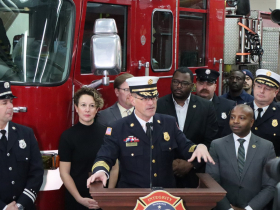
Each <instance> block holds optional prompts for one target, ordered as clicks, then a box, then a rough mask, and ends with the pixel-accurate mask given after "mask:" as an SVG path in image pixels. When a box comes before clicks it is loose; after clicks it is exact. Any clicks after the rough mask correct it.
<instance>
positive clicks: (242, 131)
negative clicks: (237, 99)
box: [229, 104, 254, 138]
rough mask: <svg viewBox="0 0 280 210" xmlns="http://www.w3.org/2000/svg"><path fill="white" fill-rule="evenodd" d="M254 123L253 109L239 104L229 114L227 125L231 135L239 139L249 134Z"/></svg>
mask: <svg viewBox="0 0 280 210" xmlns="http://www.w3.org/2000/svg"><path fill="white" fill-rule="evenodd" d="M253 123H254V112H253V109H252V108H251V107H250V106H248V105H245V104H239V105H237V106H236V107H234V108H233V109H232V111H231V114H230V120H229V125H230V128H231V130H232V132H233V133H235V134H236V135H237V136H239V137H240V138H243V137H245V136H247V135H248V134H249V133H250V130H251V127H252V126H253Z"/></svg>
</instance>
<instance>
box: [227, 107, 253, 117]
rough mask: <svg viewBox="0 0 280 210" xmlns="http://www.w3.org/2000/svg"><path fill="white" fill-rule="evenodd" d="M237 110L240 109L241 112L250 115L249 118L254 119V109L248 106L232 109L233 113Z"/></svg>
mask: <svg viewBox="0 0 280 210" xmlns="http://www.w3.org/2000/svg"><path fill="white" fill-rule="evenodd" d="M235 109H239V110H241V111H243V112H245V113H247V114H248V117H251V119H253V118H254V111H253V109H252V108H251V107H250V106H248V105H246V104H238V105H237V106H235V107H234V108H233V109H232V111H231V112H233V111H234V110H235Z"/></svg>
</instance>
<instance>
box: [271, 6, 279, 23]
mask: <svg viewBox="0 0 280 210" xmlns="http://www.w3.org/2000/svg"><path fill="white" fill-rule="evenodd" d="M270 18H271V20H272V21H273V22H274V23H277V24H278V25H280V9H275V10H273V11H272V12H271V15H270Z"/></svg>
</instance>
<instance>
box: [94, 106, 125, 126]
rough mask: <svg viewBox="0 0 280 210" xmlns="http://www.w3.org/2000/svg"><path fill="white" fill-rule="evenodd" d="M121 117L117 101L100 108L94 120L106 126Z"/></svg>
mask: <svg viewBox="0 0 280 210" xmlns="http://www.w3.org/2000/svg"><path fill="white" fill-rule="evenodd" d="M121 118H122V115H121V112H120V109H119V107H118V104H117V102H116V103H114V104H113V105H112V106H110V107H108V108H107V109H104V110H101V111H100V112H98V113H97V115H96V118H95V120H96V122H98V123H99V124H101V125H104V126H107V125H108V123H109V122H113V121H116V120H119V119H121Z"/></svg>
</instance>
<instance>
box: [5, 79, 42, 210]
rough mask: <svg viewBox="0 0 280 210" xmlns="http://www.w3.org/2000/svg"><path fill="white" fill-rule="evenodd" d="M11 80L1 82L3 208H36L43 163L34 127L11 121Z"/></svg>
mask: <svg viewBox="0 0 280 210" xmlns="http://www.w3.org/2000/svg"><path fill="white" fill-rule="evenodd" d="M14 98H15V96H14V95H13V94H12V91H11V88H10V83H9V82H0V129H1V131H0V177H1V179H0V209H5V210H23V209H26V210H34V209H35V206H34V202H35V200H36V197H37V193H38V191H39V189H40V187H41V184H42V182H43V174H44V170H43V163H42V158H41V154H40V150H39V148H38V143H37V141H36V139H35V137H34V133H33V131H32V129H31V128H28V127H25V126H22V125H19V124H16V123H13V122H11V120H12V117H13V99H14Z"/></svg>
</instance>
